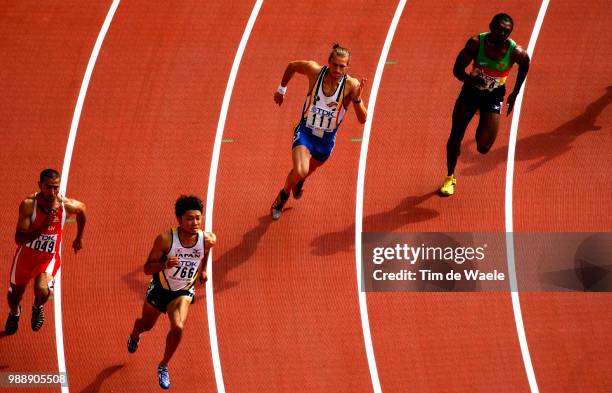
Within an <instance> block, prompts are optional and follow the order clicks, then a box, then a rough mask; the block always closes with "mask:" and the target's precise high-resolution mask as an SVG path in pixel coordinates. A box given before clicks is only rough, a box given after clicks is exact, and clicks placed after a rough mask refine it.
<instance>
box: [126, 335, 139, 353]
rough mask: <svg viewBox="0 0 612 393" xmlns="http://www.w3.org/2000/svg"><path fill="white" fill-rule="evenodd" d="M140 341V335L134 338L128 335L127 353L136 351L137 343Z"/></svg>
mask: <svg viewBox="0 0 612 393" xmlns="http://www.w3.org/2000/svg"><path fill="white" fill-rule="evenodd" d="M139 342H140V337H138V338H137V339H136V340H134V339H133V338H132V335H131V334H130V335H129V336H128V342H127V348H128V352H129V353H134V352H136V350H137V349H138V343H139Z"/></svg>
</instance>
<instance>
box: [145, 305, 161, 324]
mask: <svg viewBox="0 0 612 393" xmlns="http://www.w3.org/2000/svg"><path fill="white" fill-rule="evenodd" d="M160 315H161V311H159V310H158V309H156V308H155V307H153V306H152V305H150V304H149V303H148V302H147V301H146V300H145V301H144V304H143V305H142V317H141V319H142V321H143V322H144V323H145V324H146V325H148V326H153V325H155V323H156V322H157V319H158V318H159V316H160Z"/></svg>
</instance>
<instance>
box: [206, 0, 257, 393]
mask: <svg viewBox="0 0 612 393" xmlns="http://www.w3.org/2000/svg"><path fill="white" fill-rule="evenodd" d="M262 4H263V0H257V1H256V2H255V5H254V6H253V10H252V11H251V16H250V17H249V20H248V22H247V25H246V27H245V29H244V32H243V33H242V38H241V39H240V44H239V45H238V50H237V51H236V56H235V57H234V63H233V64H232V69H231V71H230V75H229V79H228V80H227V86H226V87H225V94H224V95H223V103H222V104H221V112H220V113H219V123H218V124H217V131H216V134H215V144H214V146H213V153H212V159H211V162H210V172H209V176H208V191H207V194H206V213H205V214H206V221H205V225H204V230H205V231H207V232H211V231H212V225H213V206H214V203H215V187H216V183H217V171H218V169H219V155H220V153H221V142H222V140H223V130H224V129H225V120H226V119H227V112H228V110H229V104H230V100H231V97H232V91H233V90H234V83H235V82H236V76H237V75H238V68H239V67H240V62H241V61H242V55H243V54H244V49H245V48H246V45H247V42H248V41H249V36H250V35H251V30H253V26H254V25H255V20H257V15H258V14H259V10H260V9H261V5H262ZM212 254H213V250H210V253H209V255H208V260H207V263H206V274H207V275H208V281H207V283H206V309H207V313H206V314H207V317H208V332H209V336H210V352H211V356H212V362H213V370H214V372H215V382H216V384H217V392H219V393H225V384H224V383H223V373H222V371H221V358H220V357H219V344H218V342H217V324H216V322H215V301H214V293H213V286H212V282H213V276H212V263H210V262H211V261H212Z"/></svg>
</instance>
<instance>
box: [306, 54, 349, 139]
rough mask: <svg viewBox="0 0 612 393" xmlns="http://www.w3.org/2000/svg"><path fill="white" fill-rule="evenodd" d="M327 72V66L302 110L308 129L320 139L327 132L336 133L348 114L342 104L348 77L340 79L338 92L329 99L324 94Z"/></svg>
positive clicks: (344, 76) (324, 67)
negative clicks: (324, 81) (324, 80)
mask: <svg viewBox="0 0 612 393" xmlns="http://www.w3.org/2000/svg"><path fill="white" fill-rule="evenodd" d="M327 71H328V69H327V66H323V68H322V69H321V72H319V76H318V77H317V81H316V82H315V84H314V86H313V87H312V90H311V91H310V92H309V94H308V96H306V100H305V101H304V108H303V110H302V119H303V120H305V121H306V127H308V128H310V129H311V130H312V134H313V135H316V136H318V137H319V138H322V137H323V133H325V132H336V131H337V130H338V127H339V126H340V123H342V120H343V119H344V115H345V114H346V108H344V105H343V104H342V102H343V101H344V90H345V85H346V79H347V76H346V75H343V76H342V77H341V78H340V81H338V86H337V87H336V91H335V92H334V93H333V94H332V95H331V96H329V97H328V96H326V95H325V93H324V92H323V79H324V78H325V75H326V74H327Z"/></svg>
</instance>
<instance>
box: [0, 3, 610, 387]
mask: <svg viewBox="0 0 612 393" xmlns="http://www.w3.org/2000/svg"><path fill="white" fill-rule="evenodd" d="M5 3H6V4H3V5H2V7H0V8H1V9H2V11H1V12H0V34H1V36H2V37H3V39H2V40H0V51H1V52H2V54H3V55H2V57H1V58H0V65H1V68H0V69H1V71H0V83H1V86H2V95H1V96H0V117H1V118H2V121H3V124H2V128H1V131H0V136H1V137H2V144H0V152H1V153H2V158H3V161H2V162H3V169H4V170H3V176H2V180H0V182H1V183H0V185H1V186H0V193H1V194H0V196H1V197H2V198H3V201H4V203H2V204H1V205H0V214H1V217H2V225H1V226H0V242H2V244H3V245H4V246H3V247H1V248H0V258H2V260H3V261H4V262H3V263H2V264H1V266H2V267H1V268H0V274H1V275H2V278H3V282H4V284H3V285H2V290H3V291H5V290H6V289H7V287H8V278H9V270H10V267H11V262H12V258H13V254H14V252H15V247H14V241H13V235H14V228H15V222H16V219H17V212H18V204H19V202H20V200H21V199H22V198H23V197H25V196H26V195H27V194H29V193H32V192H34V191H36V190H37V185H36V182H37V176H38V173H39V172H40V170H42V169H43V168H46V167H55V168H57V169H61V168H62V162H63V161H62V160H63V157H64V152H65V149H66V143H67V139H68V133H69V130H70V122H71V119H72V116H73V112H74V108H75V104H76V100H77V96H78V94H79V88H80V86H81V82H82V80H83V75H84V73H85V68H86V66H87V62H88V59H89V56H90V54H91V51H92V48H93V46H94V42H95V41H96V37H97V34H98V32H99V31H100V27H101V25H102V23H103V21H104V18H105V15H106V13H107V12H108V9H109V7H110V4H111V1H110V0H106V1H90V2H87V5H86V6H85V5H84V3H83V2H77V1H48V2H39V1H20V2H5ZM254 5H255V2H254V1H253V2H251V1H240V2H238V1H236V2H228V1H225V2H224V1H219V0H212V1H206V2H202V1H197V0H186V1H180V2H156V1H153V2H151V1H144V0H123V1H122V2H121V3H120V5H119V7H118V9H117V11H116V14H115V16H114V19H113V21H112V23H111V25H110V28H109V30H108V33H107V35H106V38H105V40H104V42H103V45H102V48H101V51H100V54H99V56H98V59H97V63H96V65H95V68H94V71H93V75H92V78H91V82H90V84H89V89H88V92H87V96H86V98H85V102H84V107H83V112H82V115H81V119H80V124H79V127H78V132H77V137H76V143H75V145H74V151H73V154H72V164H71V169H70V174H69V181H68V190H67V195H68V196H70V197H74V198H76V199H79V200H82V201H83V202H85V203H86V204H87V206H88V222H87V227H86V230H85V237H84V249H83V250H82V251H81V252H79V253H78V254H77V255H74V254H73V253H72V250H71V248H70V244H71V242H72V239H73V238H74V235H75V232H76V231H75V227H76V226H75V224H74V223H72V222H69V223H67V224H66V227H65V235H64V247H63V255H62V256H63V258H62V259H63V264H62V294H61V295H62V306H63V309H62V320H63V341H64V349H65V358H66V367H67V372H68V376H69V382H70V385H69V389H70V391H71V392H79V393H95V392H116V393H124V392H126V393H127V392H134V393H140V392H151V391H157V389H159V386H158V384H157V377H156V367H157V364H158V362H159V361H160V360H161V358H162V355H163V349H164V342H165V337H166V333H167V331H168V327H169V324H168V321H167V318H166V317H165V316H162V317H160V319H159V321H158V323H157V326H156V327H155V328H154V329H153V330H152V331H151V332H148V333H145V334H144V335H143V336H142V338H141V341H140V347H139V349H138V351H137V352H136V353H135V354H133V355H130V354H128V353H127V350H126V339H127V336H128V334H129V332H130V330H131V328H132V324H133V322H134V319H135V318H136V317H137V316H139V313H140V312H141V308H142V303H143V300H144V295H145V290H146V287H147V284H148V277H147V276H145V275H144V273H143V270H142V266H143V264H144V262H145V260H146V257H147V254H148V252H149V250H150V247H151V245H152V244H153V240H154V239H155V236H156V235H157V234H158V233H160V232H162V231H164V230H167V229H168V228H170V227H171V226H173V225H176V220H175V218H174V201H175V200H176V198H177V197H178V196H179V195H181V194H196V195H199V196H201V197H202V198H203V199H205V198H204V196H205V195H206V192H207V184H208V178H209V171H210V163H211V158H212V153H213V144H214V140H215V136H216V132H217V124H218V121H219V116H220V110H221V104H222V100H223V94H224V92H225V89H226V85H227V83H228V77H229V75H230V69H231V67H232V63H233V61H234V56H235V54H236V50H237V48H238V44H239V41H240V39H241V37H242V34H243V32H244V29H245V26H246V24H247V20H248V18H249V15H250V14H251V11H252V8H253V6H254ZM396 7H397V3H396V2H394V1H383V2H373V1H347V0H340V1H338V2H335V3H333V4H332V3H329V2H324V1H320V0H316V1H315V0H309V1H307V2H297V3H296V2H289V1H281V0H270V1H268V0H266V1H264V2H263V6H262V7H261V10H260V11H259V15H258V17H257V19H256V22H255V25H254V27H253V30H252V32H251V34H250V37H249V40H248V43H247V45H246V49H245V51H244V56H243V58H242V61H241V63H240V68H239V70H238V74H237V78H236V81H235V82H236V83H235V86H234V89H233V93H232V96H231V101H230V105H229V110H228V113H227V121H226V123H225V129H224V130H223V140H224V143H222V144H221V150H220V158H219V167H218V173H217V176H216V189H215V204H214V222H213V231H214V232H215V233H216V234H217V237H218V239H219V242H218V245H217V246H216V247H215V249H214V250H213V258H212V264H213V265H212V271H213V276H212V280H211V284H212V286H213V291H214V305H215V318H216V329H217V336H218V348H219V357H220V361H221V369H222V370H223V383H224V386H225V391H227V392H228V393H230V392H231V393H234V392H239V393H254V392H262V393H263V392H266V393H288V392H304V393H319V392H320V393H323V392H326V393H327V392H334V393H336V392H346V393H361V392H364V393H365V392H372V391H373V389H374V388H373V383H372V380H371V378H370V371H369V368H368V361H367V358H366V349H365V348H366V347H365V346H364V334H363V331H362V325H361V319H360V308H359V299H358V286H357V283H358V278H357V277H356V272H355V240H354V239H355V204H356V198H355V190H356V189H357V187H358V185H357V173H358V165H359V154H360V149H361V142H360V140H361V138H362V134H363V126H362V125H361V124H359V123H358V122H357V120H356V117H355V114H354V111H353V108H350V110H349V113H348V114H347V116H346V119H345V121H344V123H343V124H342V126H341V128H340V130H339V132H338V135H337V139H336V145H335V148H334V152H333V154H332V156H331V158H330V160H329V161H328V162H327V163H326V164H325V165H324V166H323V167H321V168H320V169H318V170H317V172H316V173H315V174H314V175H313V176H312V177H310V178H309V179H308V180H307V181H306V183H305V187H304V196H303V197H302V199H300V200H299V201H298V200H294V199H293V198H291V199H290V200H289V202H288V203H287V205H286V209H285V211H284V212H283V215H282V217H281V219H280V220H279V221H277V222H274V221H272V219H271V218H270V216H269V208H270V204H271V203H272V201H273V200H274V198H275V197H276V194H277V193H278V191H279V190H280V188H281V187H282V185H283V182H284V179H285V176H286V174H287V172H288V170H289V169H290V168H291V154H290V151H291V142H292V137H293V127H294V126H295V124H296V122H297V121H298V120H299V116H300V111H301V108H302V104H303V100H304V97H305V95H306V90H307V86H308V85H307V82H306V78H305V77H303V76H301V75H295V76H294V78H293V79H292V81H291V82H290V84H289V86H288V91H287V95H286V98H285V102H284V103H283V105H282V106H281V107H278V106H277V105H276V104H275V103H274V101H273V99H272V96H273V93H274V91H275V89H276V87H277V86H278V83H279V81H280V79H281V77H282V74H283V72H284V70H285V67H286V65H287V63H288V62H289V61H292V60H298V59H312V60H315V61H317V62H319V63H320V64H325V63H326V61H327V56H328V54H329V51H330V49H331V46H332V44H333V43H334V42H339V43H341V44H342V45H343V46H346V47H348V48H350V49H351V52H352V57H351V63H350V69H349V73H350V74H351V75H352V76H354V77H356V78H358V79H360V78H361V77H365V78H367V79H368V82H367V84H366V87H365V89H364V92H363V94H362V96H363V97H364V98H367V97H369V94H370V91H371V87H372V85H371V82H372V80H373V79H374V73H375V70H376V66H377V63H378V61H379V57H380V55H381V51H382V49H383V43H384V40H385V37H386V34H387V31H388V29H389V25H390V24H391V20H392V18H393V14H394V12H395V9H396ZM539 7H540V2H538V1H526V0H512V1H503V2H502V1H497V0H495V1H491V2H482V1H476V0H467V1H463V2H461V4H460V5H458V4H457V2H453V1H449V0H443V1H438V2H432V1H425V0H409V1H408V2H407V4H406V7H405V8H404V11H403V14H402V16H401V19H400V20H399V24H398V27H397V31H396V32H395V36H394V39H393V41H392V44H391V47H390V51H389V54H388V57H387V60H388V62H387V65H385V68H384V73H383V75H382V80H381V84H380V88H379V90H378V100H377V104H376V108H375V113H374V117H373V123H372V128H371V136H370V140H369V146H368V155H367V161H366V164H367V166H366V172H365V185H364V203H363V231H364V232H499V233H501V232H504V231H505V211H506V210H505V209H506V206H505V200H504V190H505V186H506V184H505V178H506V162H507V156H508V140H509V134H510V124H511V122H510V118H509V117H506V116H505V108H504V115H503V116H502V119H501V124H500V131H499V134H498V138H497V141H496V143H495V145H494V146H493V148H492V150H491V151H490V152H489V153H488V154H487V155H481V154H479V153H478V152H477V151H476V146H475V141H474V129H475V124H476V121H477V118H475V119H474V121H473V123H472V124H471V125H470V127H469V128H468V131H467V132H466V136H465V139H464V142H463V145H462V154H461V156H460V158H459V164H458V166H457V171H456V174H457V179H458V185H457V193H456V195H453V196H452V197H450V198H441V197H440V196H438V195H437V194H436V190H437V188H438V187H439V186H440V184H441V181H442V180H443V177H444V175H445V172H446V163H445V144H446V140H447V138H448V135H449V132H450V125H451V124H450V123H451V122H450V117H451V112H452V108H453V104H454V101H455V99H456V97H457V94H458V92H459V89H460V82H458V81H457V80H456V79H454V77H453V75H452V66H453V62H454V60H455V57H456V55H457V53H458V52H459V50H460V49H461V48H462V47H463V45H464V44H465V42H466V41H467V39H468V38H469V37H470V36H472V35H475V34H477V33H479V32H482V31H487V29H488V22H489V21H490V19H491V17H492V16H493V15H494V14H495V13H497V12H507V13H509V14H510V15H512V16H513V18H514V20H515V29H514V32H513V33H512V38H513V39H515V40H516V41H517V42H518V43H519V44H520V45H522V46H523V47H524V48H526V47H527V44H528V42H529V39H530V35H531V32H532V30H533V28H534V24H535V22H536V16H537V14H538V10H539ZM611 17H612V10H611V8H610V6H609V4H608V2H607V1H603V0H587V1H586V2H580V3H579V2H561V1H555V0H552V1H551V2H550V5H549V7H548V11H547V13H546V16H545V18H544V23H543V25H542V30H541V32H540V36H539V39H538V41H537V44H536V46H535V52H534V54H533V57H532V63H531V69H530V72H529V75H528V79H527V82H526V85H525V87H524V89H525V91H524V100H523V105H522V112H521V116H520V122H519V125H518V137H517V143H516V154H515V167H514V168H515V172H514V188H513V206H512V207H513V219H514V231H516V232H533V233H537V232H612V227H611V224H610V223H611V222H612V216H611V215H610V211H612V203H611V202H610V198H609V197H608V194H609V189H610V187H609V184H610V181H611V179H610V168H611V167H612V153H611V152H612V136H611V132H610V131H611V130H612V111H611V110H610V102H611V101H612V83H611V82H610V81H609V79H608V78H607V77H605V75H607V70H606V66H607V64H608V63H609V62H610V53H612V38H611V36H610V34H609V32H608V30H609V26H608V24H609V23H608V21H609V20H610V18H611ZM515 68H516V67H515ZM515 77H516V69H515V70H513V71H512V74H511V77H510V79H509V82H508V83H509V86H511V87H512V86H514V80H515ZM367 104H368V103H367V102H366V105H367ZM530 262H532V263H533V261H532V260H530V259H529V256H528V255H525V254H523V253H517V259H516V265H517V270H518V271H519V272H520V271H521V268H522V267H525V266H527V265H528V264H530ZM554 273H555V272H554ZM566 273H567V274H570V275H571V274H574V275H575V274H576V272H574V271H570V272H565V271H560V272H556V273H555V275H551V276H550V277H553V278H559V277H561V276H563V274H566ZM585 291H587V292H577V291H574V292H566V293H561V292H552V293H543V292H525V293H523V292H521V294H520V301H521V306H522V314H523V318H524V322H525V331H526V336H527V342H528V345H529V350H530V354H531V359H532V361H533V367H534V370H535V375H536V380H537V382H538V387H539V391H540V392H542V393H560V392H568V393H574V392H601V393H604V392H608V391H610V386H612V377H611V376H610V372H609V370H610V369H611V368H612V355H611V352H610V351H609V350H608V348H609V347H610V345H611V344H612V340H611V339H610V335H609V332H610V331H612V312H611V311H610V307H609V304H610V300H611V299H612V298H611V297H610V294H609V293H589V292H588V289H587V288H585ZM366 299H367V311H368V314H369V324H370V328H371V337H372V346H373V350H374V355H375V359H376V365H377V372H378V376H379V378H380V386H381V388H382V391H383V392H385V393H390V392H397V393H405V392H418V393H429V392H431V393H437V392H457V393H459V392H466V393H467V392H470V393H490V392H496V393H502V392H506V393H523V392H530V387H529V384H528V380H527V376H526V372H525V365H524V363H523V358H522V355H521V349H520V347H519V341H518V337H517V329H516V325H515V320H514V315H513V308H512V301H511V297H510V294H509V293H508V292H474V293H467V292H463V293H462V292H454V293H434V292H422V293H415V292H395V293H367V294H366ZM32 300H33V296H32V290H31V286H30V287H28V290H27V292H26V296H25V297H24V301H23V310H24V311H23V316H22V320H21V325H20V329H19V331H18V332H17V334H15V335H14V336H4V335H0V372H23V371H33V372H45V373H47V372H56V371H57V370H58V361H57V355H56V344H55V343H56V341H55V330H54V322H53V316H54V308H53V303H52V302H49V303H48V305H47V307H46V310H47V318H46V322H45V326H44V327H43V328H42V330H41V331H39V332H37V333H34V332H32V331H31V329H30V326H29V325H30V306H31V303H32ZM2 304H3V305H2V306H1V307H0V316H1V317H2V318H5V317H6V312H7V306H6V302H5V301H3V302H2ZM207 312H208V311H207V309H206V298H205V293H204V287H200V286H199V287H198V288H197V294H196V301H195V303H194V304H193V305H192V306H191V307H190V311H189V318H188V320H187V324H186V328H185V333H184V335H183V340H182V342H181V345H180V347H179V348H178V350H177V352H176V354H175V356H174V358H173V359H172V362H171V363H170V375H171V379H172V387H171V389H172V391H175V392H215V391H217V385H216V383H215V374H214V371H213V363H212V356H211V355H212V354H211V345H210V341H209V328H208V323H207ZM2 323H4V319H2ZM6 389H7V388H3V387H0V391H5V390H6ZM6 391H10V389H9V390H6ZM19 391H21V392H29V391H33V392H38V391H56V392H57V391H60V389H59V388H44V389H41V388H31V389H30V388H24V389H20V390H19Z"/></svg>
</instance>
